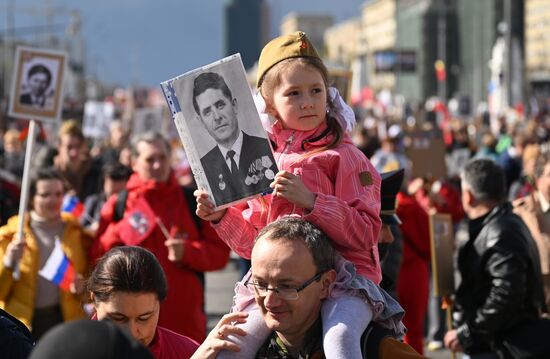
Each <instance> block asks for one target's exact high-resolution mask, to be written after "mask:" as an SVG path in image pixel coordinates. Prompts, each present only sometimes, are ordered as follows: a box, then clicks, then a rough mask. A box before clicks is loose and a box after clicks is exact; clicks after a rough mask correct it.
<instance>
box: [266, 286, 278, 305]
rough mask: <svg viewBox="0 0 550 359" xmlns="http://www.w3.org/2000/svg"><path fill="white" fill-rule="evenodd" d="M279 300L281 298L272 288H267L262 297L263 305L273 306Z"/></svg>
mask: <svg viewBox="0 0 550 359" xmlns="http://www.w3.org/2000/svg"><path fill="white" fill-rule="evenodd" d="M280 302H281V298H279V295H278V294H277V293H276V292H275V291H274V290H268V291H267V294H266V295H265V297H264V305H265V306H266V307H268V308H269V307H275V306H277V305H278V304H279V303H280Z"/></svg>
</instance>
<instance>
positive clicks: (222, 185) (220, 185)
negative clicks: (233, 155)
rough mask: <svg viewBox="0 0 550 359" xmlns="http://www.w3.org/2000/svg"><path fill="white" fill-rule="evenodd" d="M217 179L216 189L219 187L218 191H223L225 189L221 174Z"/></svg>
mask: <svg viewBox="0 0 550 359" xmlns="http://www.w3.org/2000/svg"><path fill="white" fill-rule="evenodd" d="M218 179H219V182H218V187H220V190H221V191H223V190H224V189H225V181H224V180H223V175H222V174H221V173H220V174H219V175H218Z"/></svg>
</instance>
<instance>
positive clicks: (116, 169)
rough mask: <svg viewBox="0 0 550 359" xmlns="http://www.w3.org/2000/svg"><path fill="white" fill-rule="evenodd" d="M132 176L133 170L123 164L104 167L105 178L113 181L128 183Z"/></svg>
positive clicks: (110, 164) (111, 164)
mask: <svg viewBox="0 0 550 359" xmlns="http://www.w3.org/2000/svg"><path fill="white" fill-rule="evenodd" d="M131 174H132V169H131V168H129V167H128V166H124V165H123V164H122V163H119V162H117V163H109V164H106V165H105V167H103V176H104V177H105V178H110V179H112V180H113V181H127V180H128V179H129V178H130V175H131Z"/></svg>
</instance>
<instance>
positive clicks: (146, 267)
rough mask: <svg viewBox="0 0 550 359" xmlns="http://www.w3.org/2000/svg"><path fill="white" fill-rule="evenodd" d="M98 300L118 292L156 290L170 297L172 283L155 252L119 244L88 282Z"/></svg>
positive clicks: (160, 299) (90, 289) (106, 299)
mask: <svg viewBox="0 0 550 359" xmlns="http://www.w3.org/2000/svg"><path fill="white" fill-rule="evenodd" d="M87 288H88V291H90V292H91V293H93V295H94V300H95V301H97V302H106V301H108V300H109V299H110V297H111V295H112V294H114V293H116V292H126V293H136V294H137V293H154V294H156V295H157V298H158V300H159V301H163V300H164V299H165V298H166V294H167V291H168V284H167V283H166V277H165V275H164V271H163V270H162V267H161V266H160V263H159V261H158V260H157V258H156V257H155V255H154V254H153V253H151V252H149V251H148V250H147V249H145V248H142V247H135V246H124V247H115V248H113V249H111V250H110V251H108V252H107V253H105V254H104V255H103V257H101V258H100V259H99V261H98V262H97V264H96V266H95V269H94V270H93V272H92V274H91V275H90V278H89V279H88V282H87Z"/></svg>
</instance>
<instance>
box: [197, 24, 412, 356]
mask: <svg viewBox="0 0 550 359" xmlns="http://www.w3.org/2000/svg"><path fill="white" fill-rule="evenodd" d="M257 87H258V89H259V94H258V95H257V96H256V101H257V102H258V103H259V106H258V107H259V110H260V112H261V113H262V117H263V118H262V122H263V123H264V125H265V126H266V127H267V131H268V132H269V134H270V139H271V140H272V142H273V143H274V152H275V159H276V160H277V164H278V167H279V170H280V172H279V173H277V175H276V176H275V178H274V180H273V182H272V183H271V187H272V188H273V190H274V191H273V193H272V194H271V195H267V196H264V197H260V198H256V199H253V200H251V201H248V203H247V206H245V208H244V209H243V207H242V206H234V207H231V208H229V209H227V210H226V209H224V210H219V211H214V206H213V204H212V202H211V201H210V200H209V199H208V194H207V193H206V192H204V191H201V190H199V191H197V192H195V194H196V196H197V203H198V207H197V214H198V215H199V216H200V217H201V218H203V219H205V220H210V221H211V222H212V224H213V226H214V228H215V229H216V231H217V232H218V234H219V236H220V238H222V239H223V240H224V241H225V242H226V243H227V244H228V245H229V246H230V247H231V248H232V249H233V250H235V251H236V252H237V253H238V254H239V255H241V256H242V257H245V258H250V253H251V250H252V246H253V242H254V238H255V237H256V234H257V232H258V230H260V229H262V228H263V227H264V226H266V225H267V224H268V223H271V222H273V221H275V220H277V219H278V218H281V217H283V216H287V215H295V216H296V215H298V216H301V217H303V218H304V219H306V220H308V221H310V222H311V223H313V224H315V225H316V226H317V227H319V228H320V229H321V230H323V231H324V232H325V233H326V234H327V235H328V236H329V237H330V238H331V239H332V240H333V244H334V247H335V249H336V250H337V251H338V252H339V253H340V254H341V255H342V257H343V258H340V259H339V260H338V262H337V268H336V270H337V272H338V275H337V279H336V282H335V284H334V285H333V286H332V288H331V294H330V297H329V298H328V299H327V300H325V301H324V303H323V307H322V310H321V316H322V320H323V335H324V351H325V355H326V357H327V358H359V357H362V356H361V349H360V339H361V335H362V333H363V332H364V330H365V328H366V327H367V325H368V323H369V322H370V321H371V320H374V321H376V322H378V323H380V324H381V325H383V326H385V327H387V328H391V329H393V330H394V331H395V332H396V333H397V334H402V333H403V330H404V327H403V325H402V323H401V318H402V316H403V310H402V309H401V307H400V306H399V304H398V303H397V302H395V301H394V300H393V299H392V298H391V297H390V296H389V295H388V294H386V292H384V291H383V290H382V289H381V288H380V287H379V286H378V284H379V283H380V280H381V270H380V261H379V256H378V249H377V239H378V234H379V231H380V226H381V222H380V216H379V214H380V176H379V175H378V173H377V171H376V169H375V168H374V167H373V166H372V164H371V163H370V162H369V160H368V159H367V158H366V157H365V156H364V155H363V153H362V152H361V151H360V150H359V149H357V148H356V147H355V146H354V145H353V143H352V141H351V137H350V136H349V133H348V132H349V131H351V129H352V128H353V125H354V124H355V117H354V114H353V111H352V110H351V109H350V108H349V107H348V106H347V105H346V104H345V102H344V101H343V100H342V98H341V97H340V95H339V94H338V91H337V90H336V89H334V88H328V73H327V69H326V67H325V66H324V64H323V62H322V60H321V59H320V57H319V55H318V54H317V51H316V50H315V48H314V47H313V45H312V44H311V42H310V41H309V39H308V38H307V36H306V34H305V33H303V32H295V33H294V34H291V35H286V36H281V37H278V38H276V39H274V40H272V41H271V42H269V43H268V44H267V45H266V46H265V47H264V49H263V50H262V53H261V55H260V60H259V67H258V80H257ZM248 277H249V275H247V276H245V278H244V280H243V282H241V283H239V284H238V285H237V288H236V292H237V295H236V297H235V308H234V309H236V310H243V309H244V310H246V311H248V312H249V318H248V322H247V323H246V324H245V325H244V327H243V328H244V329H245V331H246V332H247V333H248V335H246V336H245V337H243V338H240V339H238V340H241V341H242V343H241V344H240V346H241V351H240V352H239V353H238V355H237V356H238V357H239V358H247V357H250V358H252V357H254V355H255V353H256V352H257V350H258V349H259V348H260V346H261V345H262V344H263V342H264V341H265V340H266V339H267V337H268V336H269V333H270V332H271V331H270V330H269V329H268V328H267V327H266V325H265V324H264V323H263V320H261V314H260V312H259V311H258V310H257V306H256V305H255V303H253V302H252V301H251V299H252V298H253V296H252V293H251V291H250V290H248V288H247V287H245V286H244V285H243V284H242V283H244V282H245V281H246V279H248ZM258 317H260V320H258ZM236 354H237V353H235V354H233V353H225V352H222V353H221V354H220V356H218V357H228V356H230V355H236Z"/></svg>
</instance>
